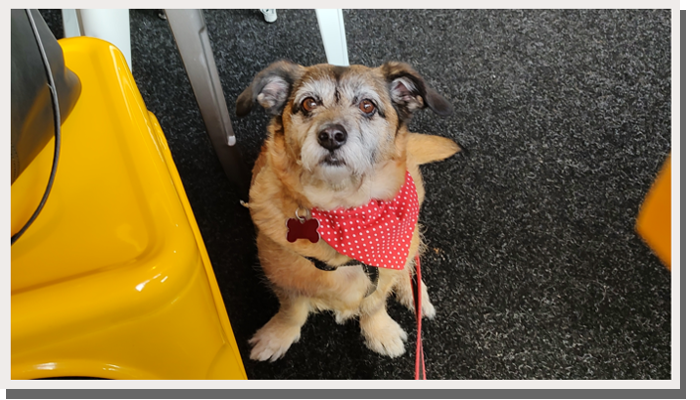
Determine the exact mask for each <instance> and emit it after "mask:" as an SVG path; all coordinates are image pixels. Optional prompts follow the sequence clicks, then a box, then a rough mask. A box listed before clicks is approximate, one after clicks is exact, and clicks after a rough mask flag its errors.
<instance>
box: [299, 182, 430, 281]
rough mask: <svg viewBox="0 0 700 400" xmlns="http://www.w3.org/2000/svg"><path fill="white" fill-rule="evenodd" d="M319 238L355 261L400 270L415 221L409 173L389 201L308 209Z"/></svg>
mask: <svg viewBox="0 0 700 400" xmlns="http://www.w3.org/2000/svg"><path fill="white" fill-rule="evenodd" d="M311 214H312V215H313V217H314V218H316V219H317V220H318V222H319V228H318V233H319V234H320V235H321V237H322V238H323V240H325V241H326V243H328V244H329V245H331V246H332V247H333V248H334V249H336V250H337V251H338V252H339V253H341V254H345V255H346V256H348V257H351V258H353V259H355V260H358V261H362V262H363V263H365V264H369V265H372V266H375V267H382V268H391V269H403V268H404V266H405V264H406V258H407V257H408V250H409V247H410V246H411V239H412V238H413V230H414V229H415V227H416V223H417V222H418V193H417V192H416V185H415V184H414V183H413V178H411V174H409V173H408V171H406V181H405V182H404V184H403V186H401V189H400V190H399V193H398V194H397V195H396V197H394V198H393V199H392V200H390V201H382V200H374V199H372V200H371V201H370V202H369V203H368V204H365V205H364V206H361V207H356V208H350V209H343V208H338V209H335V210H333V211H323V210H317V209H312V210H311Z"/></svg>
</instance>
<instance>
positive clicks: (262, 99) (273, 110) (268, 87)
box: [236, 61, 304, 117]
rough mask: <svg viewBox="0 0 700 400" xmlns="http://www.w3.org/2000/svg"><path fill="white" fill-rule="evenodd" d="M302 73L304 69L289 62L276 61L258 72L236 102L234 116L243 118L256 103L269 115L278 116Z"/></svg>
mask: <svg viewBox="0 0 700 400" xmlns="http://www.w3.org/2000/svg"><path fill="white" fill-rule="evenodd" d="M303 73H304V67H302V66H301V65H299V64H294V63H292V62H289V61H277V62H274V63H272V64H270V66H268V67H267V68H265V69H264V70H262V71H260V72H258V74H257V75H255V78H254V79H253V82H252V83H251V84H250V86H248V87H247V88H246V89H245V90H244V91H243V93H241V94H240V96H238V99H237V100H236V115H237V116H238V117H245V116H246V115H248V114H249V113H250V111H251V110H252V109H253V106H254V105H255V102H256V101H257V102H258V103H259V104H260V105H261V106H262V107H263V108H264V109H265V111H267V112H268V114H271V115H280V114H281V113H282V110H283V109H284V106H285V104H287V99H288V97H289V92H290V90H291V89H292V86H294V82H296V81H297V79H299V78H300V77H301V76H302V74H303Z"/></svg>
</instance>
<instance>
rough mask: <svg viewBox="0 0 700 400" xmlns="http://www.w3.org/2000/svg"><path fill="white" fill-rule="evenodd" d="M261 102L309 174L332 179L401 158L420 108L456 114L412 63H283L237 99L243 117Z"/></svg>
mask: <svg viewBox="0 0 700 400" xmlns="http://www.w3.org/2000/svg"><path fill="white" fill-rule="evenodd" d="M255 102H257V103H259V104H260V105H261V106H262V107H263V108H264V109H265V110H266V111H267V112H268V114H270V115H272V116H273V121H272V125H273V129H272V132H274V134H279V135H284V141H285V143H286V147H287V150H286V151H287V153H288V156H289V157H291V158H292V159H293V160H294V161H295V162H296V164H297V165H299V166H300V167H301V168H302V169H303V172H304V173H306V174H310V175H312V176H314V177H315V178H317V179H319V180H321V181H326V182H328V183H330V184H332V183H333V182H339V181H342V180H344V179H345V178H348V177H353V178H359V179H362V178H363V177H364V176H366V175H367V174H369V173H371V172H372V171H374V169H375V168H376V167H377V166H378V165H381V164H382V163H386V161H388V160H391V159H395V158H397V157H401V156H402V154H400V152H401V149H400V148H398V147H397V144H396V142H397V138H398V137H399V136H400V135H402V134H405V133H406V129H405V127H406V125H407V123H408V121H409V119H410V118H411V116H412V115H413V113H414V112H415V111H417V110H420V109H423V108H430V109H431V110H433V111H434V112H435V113H437V114H438V115H440V116H447V115H449V114H451V113H452V106H451V105H450V103H449V102H447V100H445V99H444V98H443V97H442V96H440V95H439V94H438V93H436V92H435V91H434V90H433V89H432V88H430V87H429V86H428V85H427V84H426V82H425V81H424V79H423V78H422V77H421V76H420V75H419V74H418V73H417V72H416V71H414V70H413V69H412V68H411V67H410V66H409V65H407V64H404V63H398V62H388V63H385V64H383V65H381V66H380V67H377V68H368V67H365V66H361V65H353V66H350V67H339V66H332V65H328V64H320V65H315V66H311V67H303V66H301V65H297V64H294V63H291V62H287V61H278V62H276V63H274V64H272V65H270V66H269V67H268V68H266V69H265V70H263V71H261V72H260V73H258V74H257V75H256V76H255V78H254V80H253V82H252V83H251V84H250V86H248V88H246V89H245V91H244V92H243V93H242V94H241V95H240V96H239V97H238V100H237V101H236V115H237V116H239V117H242V116H245V115H247V114H248V113H250V111H251V110H252V108H253V106H254V105H255Z"/></svg>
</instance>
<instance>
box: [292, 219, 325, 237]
mask: <svg viewBox="0 0 700 400" xmlns="http://www.w3.org/2000/svg"><path fill="white" fill-rule="evenodd" d="M318 226H319V225H318V220H317V219H316V218H311V219H308V220H307V219H306V218H304V217H299V219H297V218H289V219H288V220H287V241H288V242H289V243H294V242H296V241H297V239H308V240H309V241H310V242H311V243H318V239H319V235H318Z"/></svg>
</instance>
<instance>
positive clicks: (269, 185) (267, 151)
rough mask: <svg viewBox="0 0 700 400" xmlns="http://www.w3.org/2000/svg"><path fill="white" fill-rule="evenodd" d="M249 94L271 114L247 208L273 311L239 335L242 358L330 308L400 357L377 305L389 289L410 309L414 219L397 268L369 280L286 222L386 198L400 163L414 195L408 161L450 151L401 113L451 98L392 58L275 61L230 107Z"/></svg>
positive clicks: (393, 191)
mask: <svg viewBox="0 0 700 400" xmlns="http://www.w3.org/2000/svg"><path fill="white" fill-rule="evenodd" d="M256 101H257V103H259V104H260V105H261V106H262V107H263V108H264V109H265V110H266V111H267V112H268V113H269V114H270V115H271V116H272V119H271V122H270V124H269V127H268V138H267V140H266V141H265V144H264V146H263V148H262V150H261V153H260V156H259V158H258V159H257V161H256V163H255V167H254V169H253V178H252V184H251V188H250V202H249V204H248V207H249V208H250V213H251V216H252V219H253V221H254V223H255V225H256V227H257V234H258V236H257V245H258V253H259V258H260V263H261V265H262V269H263V270H264V272H265V275H266V276H267V279H268V280H269V282H270V284H271V287H272V289H273V290H274V292H275V294H276V295H277V297H278V299H279V302H280V309H279V311H278V313H277V314H276V315H275V316H274V317H273V318H272V319H271V320H270V321H269V322H268V323H267V324H265V326H263V327H262V328H261V329H259V330H258V331H257V333H256V334H255V335H254V337H253V338H252V339H251V340H250V343H251V345H253V349H252V351H251V354H250V357H251V358H252V359H255V360H270V361H274V360H277V359H278V358H280V357H282V356H283V355H284V354H285V353H286V351H287V350H288V349H289V347H290V346H291V345H292V343H295V342H296V341H298V340H299V338H300V332H301V327H302V325H303V324H304V323H305V321H306V319H307V316H308V315H309V313H310V312H316V311H323V310H328V311H332V312H333V313H334V314H335V319H336V322H337V323H339V324H341V323H343V322H345V321H346V320H347V319H349V318H354V317H359V322H360V328H361V331H362V334H363V335H364V338H365V341H366V344H367V346H368V347H369V348H370V349H372V350H374V351H376V352H378V353H380V354H384V355H387V356H390V357H397V356H399V355H401V354H403V353H404V351H405V349H404V342H405V341H406V340H407V335H406V332H404V330H403V329H402V328H401V326H399V324H398V323H396V322H395V321H394V320H393V319H392V318H391V317H390V316H389V315H388V314H387V311H386V301H387V298H388V296H389V295H390V294H392V293H394V294H395V295H396V297H397V299H398V301H399V302H400V303H402V304H403V305H405V306H406V307H408V308H409V309H410V310H413V307H414V306H413V292H412V288H411V274H412V272H413V269H414V258H415V256H416V254H418V252H419V249H420V247H421V237H420V233H419V228H418V225H417V224H416V225H415V229H413V233H412V238H411V239H410V247H409V250H408V257H407V259H406V261H405V268H402V269H387V268H378V269H377V268H374V271H375V276H374V277H372V276H371V275H370V274H368V273H367V272H366V269H365V268H363V267H365V266H364V265H361V264H360V263H359V262H353V260H352V259H351V258H350V257H348V256H346V255H343V254H341V253H340V252H338V251H337V250H335V249H334V247H332V246H331V245H329V244H328V243H327V242H326V241H324V240H318V242H316V243H313V242H312V240H308V239H299V240H296V241H293V242H291V241H290V240H288V237H287V233H288V228H287V225H286V223H287V221H288V220H294V218H295V217H296V218H301V219H302V221H303V219H304V216H305V215H308V214H309V210H312V209H313V210H335V209H352V208H356V207H361V206H363V205H366V204H368V202H370V201H372V200H373V199H374V200H380V201H390V200H391V199H393V198H394V196H396V195H397V192H398V191H399V189H400V188H401V187H402V185H404V183H405V181H406V178H405V177H406V171H408V172H409V173H410V175H411V177H412V178H413V181H414V183H415V186H416V192H417V197H418V203H419V204H420V203H422V202H423V198H424V197H425V189H424V187H423V183H422V177H421V174H420V170H419V168H418V166H419V165H420V164H424V163H428V162H432V161H438V160H442V159H445V158H447V157H450V156H451V155H453V154H455V153H456V152H458V151H459V147H458V146H457V145H456V144H455V143H454V142H453V141H451V140H449V139H446V138H442V137H438V136H431V135H422V134H416V133H411V132H409V131H408V129H407V125H408V121H409V119H410V117H411V116H412V114H413V113H414V112H415V111H417V110H419V109H422V108H430V109H431V110H433V111H434V112H435V113H437V114H438V115H440V116H447V115H449V114H451V113H452V106H451V105H450V104H449V103H448V102H447V101H446V100H445V99H444V98H443V97H442V96H440V95H439V94H437V93H436V92H435V91H434V90H433V89H431V88H430V87H429V86H428V85H427V84H426V83H425V81H424V80H423V78H422V77H421V76H420V75H419V74H418V73H416V71H414V70H413V69H412V68H411V67H410V66H408V65H407V64H404V63H398V62H388V63H385V64H383V65H382V66H380V67H378V68H368V67H365V66H361V65H353V66H350V67H339V66H332V65H328V64H320V65H315V66H311V67H303V66H301V65H297V64H294V63H290V62H287V61H278V62H276V63H273V64H272V65H270V66H269V67H268V68H266V69H265V70H263V71H261V72H260V73H258V74H257V75H256V76H255V78H254V80H253V82H252V83H251V85H250V86H249V87H248V88H246V89H245V91H244V92H243V93H242V94H241V95H240V96H239V97H238V100H237V102H236V114H237V115H238V116H239V117H242V116H245V115H247V114H248V113H249V112H250V111H251V109H252V108H253V106H254V105H255V102H256ZM300 213H301V214H302V216H301V217H300V216H299V215H300ZM409 235H410V231H409ZM319 264H321V265H325V268H324V267H322V266H319ZM402 265H403V264H402ZM373 279H374V281H373ZM368 293H370V294H368ZM421 296H422V297H421V300H422V307H421V311H422V314H423V315H424V316H425V317H427V318H432V317H434V316H435V308H434V307H433V305H432V304H431V303H430V300H429V298H428V292H427V290H426V286H425V285H422V293H421Z"/></svg>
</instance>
